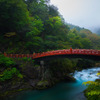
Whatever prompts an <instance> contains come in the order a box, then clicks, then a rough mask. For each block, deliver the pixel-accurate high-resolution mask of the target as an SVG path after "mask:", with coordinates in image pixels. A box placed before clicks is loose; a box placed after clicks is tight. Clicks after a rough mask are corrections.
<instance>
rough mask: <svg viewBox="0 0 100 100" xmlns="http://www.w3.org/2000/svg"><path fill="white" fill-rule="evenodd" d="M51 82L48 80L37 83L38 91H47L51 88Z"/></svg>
mask: <svg viewBox="0 0 100 100" xmlns="http://www.w3.org/2000/svg"><path fill="white" fill-rule="evenodd" d="M49 86H50V85H49V82H48V81H47V80H42V81H39V82H38V83H37V86H36V89H46V88H47V87H49Z"/></svg>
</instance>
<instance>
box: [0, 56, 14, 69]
mask: <svg viewBox="0 0 100 100" xmlns="http://www.w3.org/2000/svg"><path fill="white" fill-rule="evenodd" d="M0 65H1V66H5V67H10V66H11V65H15V62H14V61H13V60H12V59H11V58H8V57H5V56H4V55H0Z"/></svg>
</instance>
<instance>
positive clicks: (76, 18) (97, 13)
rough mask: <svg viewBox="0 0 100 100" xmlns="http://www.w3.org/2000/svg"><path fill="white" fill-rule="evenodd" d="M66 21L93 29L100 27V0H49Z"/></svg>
mask: <svg viewBox="0 0 100 100" xmlns="http://www.w3.org/2000/svg"><path fill="white" fill-rule="evenodd" d="M51 4H53V5H55V6H57V7H58V9H59V12H60V14H61V15H63V17H64V19H65V21H66V22H68V23H71V24H74V25H78V26H80V27H84V28H88V29H93V28H95V27H100V0H51Z"/></svg>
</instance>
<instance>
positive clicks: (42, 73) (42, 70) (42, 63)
mask: <svg viewBox="0 0 100 100" xmlns="http://www.w3.org/2000/svg"><path fill="white" fill-rule="evenodd" d="M44 72H45V68H44V61H43V60H41V61H40V76H42V80H43V79H44Z"/></svg>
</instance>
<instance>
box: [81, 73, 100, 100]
mask: <svg viewBox="0 0 100 100" xmlns="http://www.w3.org/2000/svg"><path fill="white" fill-rule="evenodd" d="M97 75H98V76H99V75H100V73H97ZM83 84H84V85H87V86H88V88H87V89H86V90H85V95H86V96H87V98H88V100H99V99H100V80H99V79H98V80H96V81H95V82H93V81H87V82H83Z"/></svg>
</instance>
